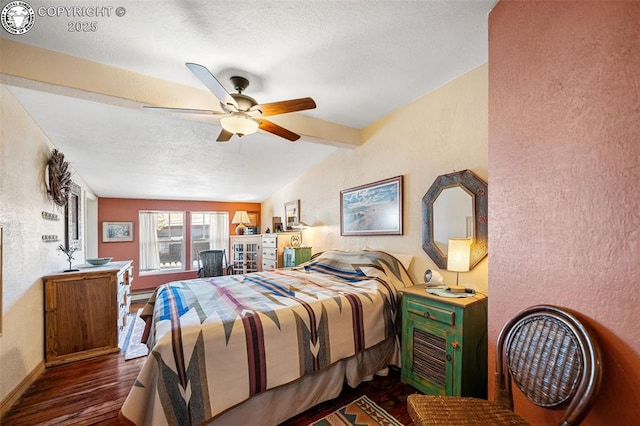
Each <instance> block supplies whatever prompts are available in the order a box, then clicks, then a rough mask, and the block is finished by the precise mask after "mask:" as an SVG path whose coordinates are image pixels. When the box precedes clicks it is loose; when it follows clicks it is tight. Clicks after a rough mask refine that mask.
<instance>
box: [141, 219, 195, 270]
mask: <svg viewBox="0 0 640 426" xmlns="http://www.w3.org/2000/svg"><path fill="white" fill-rule="evenodd" d="M139 219H140V226H139V229H140V231H139V232H140V274H149V273H157V272H167V271H184V270H185V247H184V240H185V237H184V232H185V227H184V223H185V213H184V212H177V211H141V212H140V213H139Z"/></svg>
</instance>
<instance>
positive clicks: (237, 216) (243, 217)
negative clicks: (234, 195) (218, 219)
mask: <svg viewBox="0 0 640 426" xmlns="http://www.w3.org/2000/svg"><path fill="white" fill-rule="evenodd" d="M249 222H251V221H250V220H249V215H248V214H247V212H246V211H244V210H237V211H236V212H235V213H234V214H233V219H232V220H231V223H249Z"/></svg>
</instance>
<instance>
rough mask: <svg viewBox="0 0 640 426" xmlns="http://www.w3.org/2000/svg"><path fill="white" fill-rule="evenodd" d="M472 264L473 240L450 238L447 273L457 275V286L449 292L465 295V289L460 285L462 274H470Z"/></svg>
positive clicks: (450, 288)
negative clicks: (459, 279) (460, 275)
mask: <svg viewBox="0 0 640 426" xmlns="http://www.w3.org/2000/svg"><path fill="white" fill-rule="evenodd" d="M470 263H471V238H450V239H449V248H448V250H447V271H452V272H455V273H456V285H455V286H449V290H450V291H452V292H454V293H457V292H460V293H464V291H465V287H461V286H459V285H458V276H459V274H460V272H468V271H469V264H470Z"/></svg>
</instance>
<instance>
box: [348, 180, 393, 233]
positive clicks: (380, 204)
mask: <svg viewBox="0 0 640 426" xmlns="http://www.w3.org/2000/svg"><path fill="white" fill-rule="evenodd" d="M340 235H345V236H346V235H402V176H396V177H393V178H389V179H385V180H381V181H378V182H373V183H369V184H366V185H362V186H358V187H355V188H350V189H345V190H343V191H340Z"/></svg>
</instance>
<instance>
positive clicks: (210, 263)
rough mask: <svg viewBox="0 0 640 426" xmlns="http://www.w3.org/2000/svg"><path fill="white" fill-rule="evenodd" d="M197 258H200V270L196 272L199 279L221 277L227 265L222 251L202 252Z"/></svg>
mask: <svg viewBox="0 0 640 426" xmlns="http://www.w3.org/2000/svg"><path fill="white" fill-rule="evenodd" d="M198 256H199V258H200V270H199V271H198V276H199V277H200V278H204V277H219V276H220V275H222V271H223V270H224V268H225V267H226V263H227V256H226V253H225V251H224V250H202V251H201V252H200V253H198Z"/></svg>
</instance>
